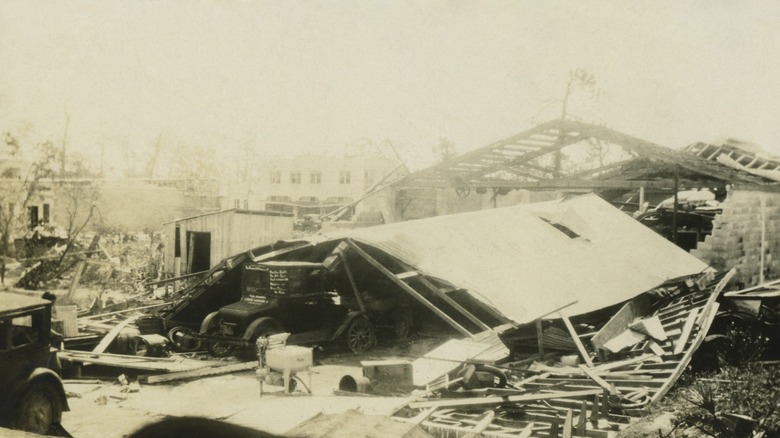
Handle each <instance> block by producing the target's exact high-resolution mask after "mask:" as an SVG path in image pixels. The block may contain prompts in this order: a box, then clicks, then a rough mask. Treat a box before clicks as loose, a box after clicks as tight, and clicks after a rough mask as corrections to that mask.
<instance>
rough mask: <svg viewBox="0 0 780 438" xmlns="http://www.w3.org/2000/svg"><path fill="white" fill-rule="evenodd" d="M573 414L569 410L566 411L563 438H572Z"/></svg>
mask: <svg viewBox="0 0 780 438" xmlns="http://www.w3.org/2000/svg"><path fill="white" fill-rule="evenodd" d="M573 422H574V420H573V413H572V410H571V409H567V410H566V418H565V419H564V420H563V438H572V434H573V430H572V429H573V428H574V427H573V426H574V425H573Z"/></svg>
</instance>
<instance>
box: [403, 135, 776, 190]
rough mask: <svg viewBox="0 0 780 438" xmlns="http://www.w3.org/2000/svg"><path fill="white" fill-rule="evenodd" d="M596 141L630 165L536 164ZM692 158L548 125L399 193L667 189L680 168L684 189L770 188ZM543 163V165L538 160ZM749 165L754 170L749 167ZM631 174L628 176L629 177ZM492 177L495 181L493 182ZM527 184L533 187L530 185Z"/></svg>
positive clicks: (412, 179)
mask: <svg viewBox="0 0 780 438" xmlns="http://www.w3.org/2000/svg"><path fill="white" fill-rule="evenodd" d="M590 139H595V140H598V141H601V142H603V143H606V144H608V145H615V146H618V147H620V148H621V149H622V150H623V152H624V157H623V158H625V156H626V155H629V156H633V157H634V158H631V159H627V160H625V159H622V160H621V161H618V162H610V163H606V164H605V165H603V166H601V167H596V168H593V169H588V170H583V171H579V172H568V173H567V172H564V171H559V170H556V169H555V168H554V167H553V164H552V161H553V160H549V161H550V165H549V166H545V165H544V164H543V163H540V162H539V160H538V159H540V158H542V157H545V156H548V154H553V153H555V152H556V151H559V150H562V149H564V148H567V147H569V146H573V145H575V144H582V143H583V142H586V141H588V140H590ZM697 152H698V153H697V154H696V155H694V154H691V153H684V152H680V151H675V150H672V149H670V148H667V147H664V146H660V145H657V144H654V143H652V142H649V141H646V140H642V139H639V138H636V137H632V136H630V135H627V134H624V133H621V132H618V131H615V130H613V129H609V128H606V127H604V126H598V125H593V124H588V123H583V122H577V121H572V120H566V121H561V120H552V121H549V122H546V123H542V124H541V125H538V126H536V127H534V128H531V129H529V130H526V131H523V132H521V133H519V134H517V135H513V136H511V137H508V138H506V139H504V140H500V141H497V142H495V143H492V144H490V145H487V146H485V147H482V148H479V149H476V150H474V151H472V152H469V153H466V154H463V155H461V156H459V157H456V158H454V159H452V160H449V161H446V162H443V163H440V164H437V165H435V166H432V167H429V168H427V169H424V170H422V171H419V172H416V173H413V174H410V175H408V176H407V177H406V178H404V179H403V180H401V181H399V183H398V184H397V185H398V186H401V187H461V188H462V187H464V186H467V187H474V188H480V187H483V188H510V189H515V188H525V189H533V190H546V189H549V190H558V189H570V188H571V189H582V188H586V189H599V188H626V189H631V188H637V187H646V188H652V187H657V188H668V187H671V186H673V184H670V183H669V181H671V180H672V179H670V178H671V177H670V176H669V169H671V168H672V167H671V166H672V165H674V166H679V167H678V168H679V169H680V170H682V171H683V173H684V174H685V175H684V177H683V178H685V179H686V180H687V181H688V183H689V184H694V182H695V181H699V183H702V182H705V181H706V182H707V183H711V182H719V183H720V184H735V183H738V184H758V185H768V184H771V183H772V182H771V181H770V180H768V179H766V178H762V177H759V176H756V175H750V174H748V173H746V172H742V171H739V170H736V169H732V168H729V167H728V166H724V165H722V164H720V163H717V162H715V161H711V160H708V159H707V158H710V157H709V156H704V155H712V153H713V152H712V150H711V149H708V150H704V149H702V150H701V151H697ZM542 161H544V160H542ZM751 164H758V163H757V162H756V163H751ZM629 169H630V171H629ZM496 176H500V177H499V178H496ZM529 179H531V180H534V181H529Z"/></svg>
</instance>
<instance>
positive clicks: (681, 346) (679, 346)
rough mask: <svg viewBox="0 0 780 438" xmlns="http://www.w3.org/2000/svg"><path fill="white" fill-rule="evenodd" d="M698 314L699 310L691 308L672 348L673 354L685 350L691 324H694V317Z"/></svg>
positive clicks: (691, 327)
mask: <svg viewBox="0 0 780 438" xmlns="http://www.w3.org/2000/svg"><path fill="white" fill-rule="evenodd" d="M698 314H699V308H698V307H696V308H693V309H691V311H690V312H689V313H688V317H687V318H686V319H685V324H683V329H682V333H681V334H680V338H679V339H678V340H677V343H676V344H675V347H674V354H680V353H682V352H683V350H685V344H687V343H688V338H689V337H690V336H691V331H692V330H693V324H694V323H695V322H696V315H698Z"/></svg>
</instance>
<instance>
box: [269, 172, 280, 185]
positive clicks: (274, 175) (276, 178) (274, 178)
mask: <svg viewBox="0 0 780 438" xmlns="http://www.w3.org/2000/svg"><path fill="white" fill-rule="evenodd" d="M281 182H282V172H281V171H280V170H273V171H271V184H281Z"/></svg>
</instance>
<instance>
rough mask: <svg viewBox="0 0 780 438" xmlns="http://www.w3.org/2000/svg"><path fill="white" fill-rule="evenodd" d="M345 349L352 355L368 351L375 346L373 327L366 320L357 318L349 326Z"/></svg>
mask: <svg viewBox="0 0 780 438" xmlns="http://www.w3.org/2000/svg"><path fill="white" fill-rule="evenodd" d="M345 336H346V340H347V347H349V349H350V350H352V351H353V352H354V353H362V352H364V351H368V350H370V349H371V348H373V347H374V345H376V335H375V334H374V327H372V326H371V322H369V320H368V318H366V317H364V316H358V317H357V318H355V319H353V320H352V322H351V323H350V324H349V327H348V328H347V332H346V335H345Z"/></svg>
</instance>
